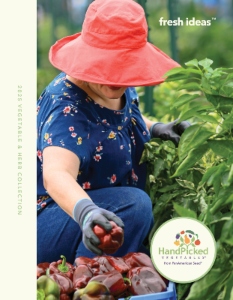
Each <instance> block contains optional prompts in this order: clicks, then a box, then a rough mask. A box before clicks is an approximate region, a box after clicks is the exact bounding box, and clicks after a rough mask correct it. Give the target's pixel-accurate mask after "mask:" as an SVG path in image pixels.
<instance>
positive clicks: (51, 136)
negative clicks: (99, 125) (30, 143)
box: [39, 101, 90, 167]
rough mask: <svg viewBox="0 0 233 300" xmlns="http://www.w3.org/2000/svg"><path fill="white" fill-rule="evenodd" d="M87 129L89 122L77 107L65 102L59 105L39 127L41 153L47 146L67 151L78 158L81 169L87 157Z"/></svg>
mask: <svg viewBox="0 0 233 300" xmlns="http://www.w3.org/2000/svg"><path fill="white" fill-rule="evenodd" d="M62 102H63V101H62ZM89 127H90V122H89V121H88V119H87V117H86V116H85V115H84V114H83V113H82V112H80V111H79V110H78V107H77V106H75V105H73V104H72V103H71V102H67V101H64V103H59V105H57V106H56V107H55V108H54V109H53V110H52V112H51V113H50V114H49V116H48V118H47V119H46V120H45V121H44V123H43V126H42V127H41V131H40V133H39V135H40V137H39V143H40V145H41V152H42V151H43V150H44V149H45V148H46V147H48V146H59V147H62V148H65V149H68V150H70V151H72V152H74V153H75V154H76V155H77V156H78V157H79V159H80V167H81V166H82V164H83V162H84V160H86V159H87V157H88V155H89V150H88V149H89V148H90V147H88V144H89Z"/></svg>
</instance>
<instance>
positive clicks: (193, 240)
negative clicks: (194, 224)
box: [174, 230, 201, 247]
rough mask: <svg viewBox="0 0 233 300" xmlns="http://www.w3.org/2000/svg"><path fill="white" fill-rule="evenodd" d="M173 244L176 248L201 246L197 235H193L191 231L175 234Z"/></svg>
mask: <svg viewBox="0 0 233 300" xmlns="http://www.w3.org/2000/svg"><path fill="white" fill-rule="evenodd" d="M175 239H176V240H175V242H174V244H175V245H176V246H178V247H183V246H187V247H189V246H193V247H196V246H199V245H200V244H201V241H200V239H198V234H197V233H194V232H193V231H192V230H182V231H180V232H179V233H177V234H176V237H175Z"/></svg>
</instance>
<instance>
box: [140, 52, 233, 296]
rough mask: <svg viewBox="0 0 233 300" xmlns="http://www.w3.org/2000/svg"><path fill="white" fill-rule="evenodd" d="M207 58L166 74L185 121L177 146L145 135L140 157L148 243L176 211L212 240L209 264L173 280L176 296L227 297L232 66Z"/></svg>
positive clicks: (231, 267)
mask: <svg viewBox="0 0 233 300" xmlns="http://www.w3.org/2000/svg"><path fill="white" fill-rule="evenodd" d="M212 63H213V61H212V60H210V59H208V58H206V59H204V60H201V61H197V60H196V59H193V60H191V61H189V62H187V63H186V64H185V67H178V68H174V69H172V70H170V71H169V72H168V73H167V74H166V76H167V78H166V81H167V82H176V83H177V84H176V85H175V86H176V87H177V88H176V98H175V101H174V103H173V108H178V109H179V111H180V115H179V122H181V121H183V120H190V122H191V126H190V127H189V128H187V129H186V130H185V132H184V133H183V135H182V136H181V139H180V143H179V146H178V148H176V147H175V145H174V144H173V143H172V142H171V141H161V140H160V139H151V140H150V141H149V142H148V143H146V144H145V150H144V152H143V155H142V158H141V162H146V163H147V165H148V176H147V192H148V194H149V195H150V197H151V200H152V203H153V213H154V217H155V225H154V227H153V229H152V230H151V232H150V235H149V238H148V242H149V243H150V241H151V238H152V236H153V234H154V232H155V231H156V230H157V228H158V227H159V226H160V225H161V224H162V223H164V222H165V221H167V220H169V219H171V218H174V217H178V216H181V217H191V218H196V219H198V220H199V221H201V222H203V223H204V224H205V225H206V226H208V228H209V229H210V230H211V231H212V233H213V235H214V237H215V240H216V243H217V256H216V260H215V263H214V265H213V267H212V269H211V270H210V271H209V272H208V273H207V274H206V275H205V276H204V277H203V278H201V279H200V280H198V281H196V282H194V283H190V284H177V285H176V286H177V294H178V300H197V299H207V300H218V299H219V300H220V299H222V300H233V69H232V68H216V69H213V68H212V67H211V65H212ZM172 93H174V91H172Z"/></svg>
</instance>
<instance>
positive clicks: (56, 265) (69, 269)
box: [49, 255, 74, 280]
mask: <svg viewBox="0 0 233 300" xmlns="http://www.w3.org/2000/svg"><path fill="white" fill-rule="evenodd" d="M49 269H50V272H51V273H60V274H63V275H65V276H67V277H69V278H70V279H71V280H73V273H74V266H73V265H72V264H70V263H68V262H67V261H66V257H65V256H64V255H61V259H59V260H58V261H57V262H55V261H54V262H52V263H50V265H49Z"/></svg>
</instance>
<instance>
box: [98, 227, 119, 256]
mask: <svg viewBox="0 0 233 300" xmlns="http://www.w3.org/2000/svg"><path fill="white" fill-rule="evenodd" d="M110 224H111V225H112V229H111V231H109V232H107V231H106V230H105V229H104V228H102V227H100V226H99V225H95V226H94V228H93V231H94V233H95V234H96V236H97V237H98V238H99V239H100V244H99V245H98V248H99V249H101V250H103V252H104V253H106V254H112V253H114V252H116V251H117V250H118V248H119V247H120V246H121V245H122V244H123V242H124V230H123V229H122V228H121V227H119V226H118V225H117V224H116V223H115V222H113V221H110Z"/></svg>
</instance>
